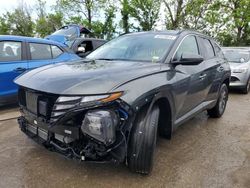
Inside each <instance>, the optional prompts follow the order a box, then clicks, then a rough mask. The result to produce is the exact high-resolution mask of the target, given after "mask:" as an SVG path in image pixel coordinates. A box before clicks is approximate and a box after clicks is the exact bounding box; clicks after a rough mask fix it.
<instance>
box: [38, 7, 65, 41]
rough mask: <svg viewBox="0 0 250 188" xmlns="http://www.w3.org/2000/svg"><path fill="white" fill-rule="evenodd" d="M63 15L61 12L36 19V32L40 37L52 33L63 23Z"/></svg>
mask: <svg viewBox="0 0 250 188" xmlns="http://www.w3.org/2000/svg"><path fill="white" fill-rule="evenodd" d="M62 20H63V15H62V13H60V12H56V13H55V14H48V15H46V16H44V17H40V18H38V19H37V20H36V32H37V33H38V34H39V36H40V37H45V36H47V35H50V34H51V33H53V32H54V31H56V30H57V29H59V28H60V27H62V25H63V21H62Z"/></svg>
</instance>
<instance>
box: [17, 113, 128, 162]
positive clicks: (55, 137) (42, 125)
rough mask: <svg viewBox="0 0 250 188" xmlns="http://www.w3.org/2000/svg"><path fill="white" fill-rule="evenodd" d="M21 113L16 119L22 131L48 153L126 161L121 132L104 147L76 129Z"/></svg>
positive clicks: (125, 141) (94, 159) (78, 158)
mask: <svg viewBox="0 0 250 188" xmlns="http://www.w3.org/2000/svg"><path fill="white" fill-rule="evenodd" d="M21 113H22V116H21V117H19V118H18V123H19V126H20V129H21V131H22V132H24V133H25V134H26V135H27V136H28V137H30V138H31V139H33V140H34V141H35V142H37V143H39V144H41V145H43V146H45V148H47V149H49V150H50V151H55V152H58V153H60V154H62V155H64V156H66V157H67V158H73V159H77V160H81V161H92V162H118V163H121V162H123V161H124V160H125V157H126V150H127V148H126V147H127V139H126V137H125V134H124V133H123V132H122V130H119V131H116V140H115V142H114V143H112V144H111V145H109V146H107V145H104V144H103V143H100V142H98V141H97V140H95V139H93V138H92V137H90V136H87V135H84V134H83V133H82V131H81V127H79V126H65V125H63V124H62V122H60V124H56V123H55V122H53V124H50V123H48V122H46V121H44V120H43V119H42V118H38V117H37V116H36V115H34V114H32V113H30V112H28V111H27V110H25V109H21ZM123 123H124V124H125V123H126V122H125V121H124V122H123ZM69 133H70V134H69Z"/></svg>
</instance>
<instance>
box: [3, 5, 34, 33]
mask: <svg viewBox="0 0 250 188" xmlns="http://www.w3.org/2000/svg"><path fill="white" fill-rule="evenodd" d="M0 24H1V27H2V28H1V33H2V34H11V35H21V36H33V35H34V33H33V28H34V23H33V21H32V20H31V15H30V12H29V11H28V9H27V8H26V7H18V8H16V9H15V10H14V11H13V12H7V13H6V14H5V15H3V17H2V18H1V19H0Z"/></svg>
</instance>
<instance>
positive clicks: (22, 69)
mask: <svg viewBox="0 0 250 188" xmlns="http://www.w3.org/2000/svg"><path fill="white" fill-rule="evenodd" d="M26 70H27V69H26V68H23V67H18V68H16V69H14V70H13V71H15V72H24V71H26Z"/></svg>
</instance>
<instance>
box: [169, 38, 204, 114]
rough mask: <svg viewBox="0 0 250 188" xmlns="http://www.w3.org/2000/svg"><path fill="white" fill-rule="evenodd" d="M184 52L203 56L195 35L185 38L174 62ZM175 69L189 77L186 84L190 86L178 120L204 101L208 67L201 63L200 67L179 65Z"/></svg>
mask: <svg viewBox="0 0 250 188" xmlns="http://www.w3.org/2000/svg"><path fill="white" fill-rule="evenodd" d="M184 52H186V53H193V54H197V55H201V54H200V48H199V46H198V43H197V39H196V37H195V36H194V35H189V36H187V37H186V38H184V40H183V41H182V42H181V44H180V46H179V48H178V49H177V51H176V53H175V55H174V58H173V60H174V61H175V60H176V61H178V60H179V59H180V58H181V55H182V54H183V53H184ZM175 69H176V71H179V72H181V73H183V74H185V75H187V79H188V81H187V82H186V83H187V84H188V86H186V88H187V90H186V93H185V94H184V98H185V99H184V101H183V105H182V106H181V108H180V109H179V113H178V114H177V118H179V117H181V116H182V115H184V114H186V113H188V112H189V111H191V110H192V109H194V108H195V107H197V106H198V105H200V104H201V103H202V102H203V101H204V99H205V96H204V90H205V86H204V82H205V79H206V76H207V75H206V73H205V69H206V66H205V63H204V62H201V63H200V64H198V65H178V66H176V68H175Z"/></svg>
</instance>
